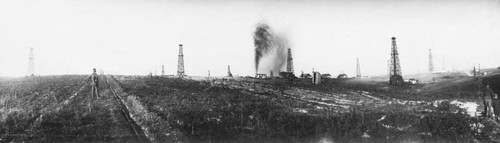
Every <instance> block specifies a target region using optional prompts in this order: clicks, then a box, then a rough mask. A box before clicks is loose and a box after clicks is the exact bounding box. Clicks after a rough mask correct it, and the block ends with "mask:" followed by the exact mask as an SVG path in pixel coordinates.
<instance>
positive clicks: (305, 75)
mask: <svg viewBox="0 0 500 143" xmlns="http://www.w3.org/2000/svg"><path fill="white" fill-rule="evenodd" d="M311 77H312V76H311V74H308V73H302V74H300V78H311Z"/></svg>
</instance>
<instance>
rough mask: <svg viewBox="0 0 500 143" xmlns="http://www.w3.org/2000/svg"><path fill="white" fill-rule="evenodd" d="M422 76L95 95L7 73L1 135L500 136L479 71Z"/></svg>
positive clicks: (157, 82)
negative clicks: (486, 113) (485, 112)
mask: <svg viewBox="0 0 500 143" xmlns="http://www.w3.org/2000/svg"><path fill="white" fill-rule="evenodd" d="M426 78H427V80H430V81H432V82H430V81H429V83H425V84H421V85H413V86H405V87H393V86H388V85H386V83H385V80H384V81H382V80H371V79H327V80H324V81H323V83H322V84H319V85H312V84H310V83H309V82H310V79H296V80H295V81H294V82H293V83H292V82H289V81H287V80H281V79H273V80H266V79H250V78H226V79H222V78H217V79H215V78H206V79H202V78H200V79H197V80H191V79H179V78H166V77H155V76H150V77H142V76H100V79H101V80H100V83H99V85H100V87H99V89H100V94H101V97H100V98H99V99H90V84H89V81H88V80H87V76H80V75H71V76H47V77H33V78H13V79H2V81H1V82H0V95H1V96H0V101H2V102H1V103H0V107H1V110H0V111H1V112H0V113H1V117H2V118H1V121H0V124H1V125H2V126H1V128H0V142H24V141H26V142H500V138H499V137H500V129H499V127H498V126H497V123H495V122H492V121H491V120H490V119H487V118H482V117H480V111H481V109H482V108H483V107H482V100H481V98H480V96H478V93H477V88H476V87H477V86H476V85H477V84H476V82H477V81H476V79H475V78H471V77H467V76H461V75H456V76H455V75H454V76H448V75H437V76H434V78H428V77H426ZM497 78H498V79H497ZM484 80H490V81H497V80H498V81H500V76H485V77H484ZM495 87H496V86H495ZM22 101H24V102H22Z"/></svg>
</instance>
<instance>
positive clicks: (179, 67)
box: [177, 44, 185, 77]
mask: <svg viewBox="0 0 500 143" xmlns="http://www.w3.org/2000/svg"><path fill="white" fill-rule="evenodd" d="M178 60H179V61H178V64H177V76H178V77H184V75H185V74H184V54H182V44H179V59H178Z"/></svg>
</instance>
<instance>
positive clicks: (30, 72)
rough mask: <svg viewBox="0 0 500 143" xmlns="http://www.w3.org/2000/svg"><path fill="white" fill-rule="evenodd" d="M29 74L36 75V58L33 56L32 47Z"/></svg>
mask: <svg viewBox="0 0 500 143" xmlns="http://www.w3.org/2000/svg"><path fill="white" fill-rule="evenodd" d="M29 61H30V62H29V68H28V75H30V76H35V58H34V56H33V48H30V58H29Z"/></svg>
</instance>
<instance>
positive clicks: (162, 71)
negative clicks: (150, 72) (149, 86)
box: [161, 65, 165, 76]
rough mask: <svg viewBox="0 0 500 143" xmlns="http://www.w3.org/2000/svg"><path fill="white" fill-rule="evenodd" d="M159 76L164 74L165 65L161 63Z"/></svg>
mask: <svg viewBox="0 0 500 143" xmlns="http://www.w3.org/2000/svg"><path fill="white" fill-rule="evenodd" d="M161 76H165V65H161Z"/></svg>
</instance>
